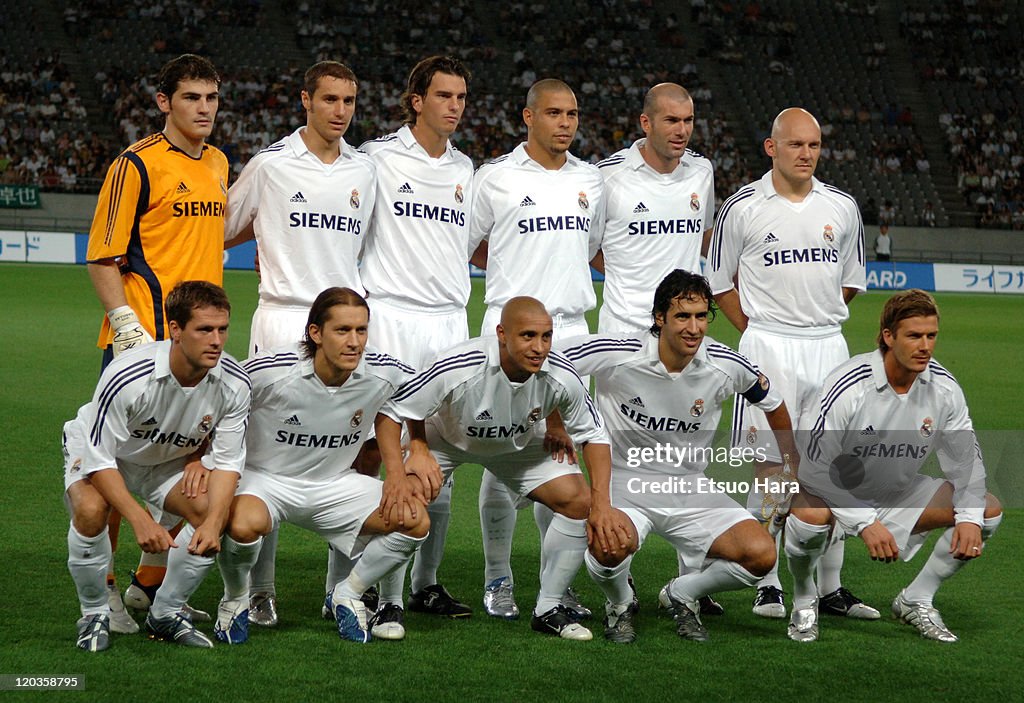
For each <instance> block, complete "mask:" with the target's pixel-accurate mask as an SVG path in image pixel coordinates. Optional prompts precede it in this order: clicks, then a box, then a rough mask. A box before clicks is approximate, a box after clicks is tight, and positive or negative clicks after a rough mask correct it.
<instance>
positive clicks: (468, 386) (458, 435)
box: [377, 297, 627, 640]
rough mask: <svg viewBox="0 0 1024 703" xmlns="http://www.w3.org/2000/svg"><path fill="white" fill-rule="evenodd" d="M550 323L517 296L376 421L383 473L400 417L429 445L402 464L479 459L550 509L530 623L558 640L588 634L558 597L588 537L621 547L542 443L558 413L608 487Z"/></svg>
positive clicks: (598, 429)
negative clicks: (418, 427) (486, 330)
mask: <svg viewBox="0 0 1024 703" xmlns="http://www.w3.org/2000/svg"><path fill="white" fill-rule="evenodd" d="M551 337H552V323H551V316H550V315H548V313H547V311H546V310H545V309H544V306H543V305H542V304H541V303H540V302H539V301H538V300H536V299H535V298H528V297H514V298H512V299H510V300H508V301H506V304H505V305H504V307H503V310H502V314H501V322H500V323H499V324H498V326H497V337H493V336H490V335H488V336H484V337H480V338H478V339H474V340H472V341H469V342H465V343H464V344H461V345H458V346H456V347H453V348H452V349H449V350H448V351H447V352H446V353H445V354H444V356H442V357H441V358H440V359H438V361H436V362H435V363H434V364H433V365H432V366H430V367H429V368H427V369H426V370H424V371H421V372H420V373H419V374H418V375H416V376H415V377H414V378H413V379H412V380H410V381H407V382H406V383H405V384H404V385H403V386H402V387H401V388H400V389H399V390H398V392H397V393H396V394H395V395H394V397H393V398H392V399H391V401H390V402H389V403H387V404H386V405H385V406H384V408H383V410H382V415H380V416H379V418H378V422H377V438H378V441H379V442H380V448H381V454H382V456H383V457H384V464H385V468H386V469H387V470H388V473H391V472H392V471H396V472H401V470H402V468H403V466H402V453H401V446H400V444H399V431H400V427H399V423H400V422H402V421H404V420H422V419H426V418H429V419H428V420H427V434H426V439H427V442H426V444H420V443H417V444H413V445H412V446H411V448H410V454H409V458H408V459H407V460H406V462H405V467H404V468H405V470H406V471H410V470H414V471H416V473H421V472H420V471H419V470H418V469H419V467H433V466H437V465H440V467H441V470H442V471H443V472H444V473H445V474H450V473H451V472H452V471H454V470H455V469H456V467H458V466H459V465H461V464H466V463H474V464H485V465H487V466H489V467H490V471H492V472H493V474H494V475H495V476H496V477H497V479H498V480H499V481H500V482H501V483H502V485H504V486H506V487H507V488H508V489H509V490H510V491H512V492H513V493H514V494H515V495H516V496H517V497H520V498H523V497H528V498H530V499H531V500H534V501H537V502H541V503H544V504H545V505H546V506H548V508H550V509H551V510H552V511H553V512H554V515H553V517H552V520H551V525H550V528H549V529H548V530H547V533H546V534H545V536H544V543H543V546H542V548H543V551H544V552H545V554H546V557H545V560H544V564H543V567H542V569H541V575H540V584H541V585H540V594H539V595H538V598H537V606H536V608H535V609H534V612H533V618H532V619H531V622H530V626H531V627H532V628H533V629H534V630H536V631H538V632H542V633H545V634H551V635H557V636H559V637H562V638H563V639H571V640H589V639H590V638H591V633H590V630H588V629H586V628H585V627H583V626H582V625H579V624H578V623H575V622H574V621H573V619H572V618H571V617H570V616H569V613H568V612H567V610H566V608H565V606H564V605H563V604H562V602H561V599H562V596H563V595H564V594H565V590H566V589H567V588H568V586H569V584H570V583H571V582H572V579H573V577H574V576H575V575H576V572H577V571H578V570H579V567H580V564H581V562H582V560H583V553H584V551H585V550H586V546H587V534H588V532H590V534H591V535H592V540H593V541H594V542H597V543H598V544H599V545H600V546H601V548H602V549H604V550H609V549H612V548H615V547H616V546H619V548H622V546H624V545H625V544H626V540H627V534H626V532H625V525H624V523H623V522H622V521H621V520H618V519H616V518H615V516H613V515H612V510H611V504H610V502H609V496H608V493H607V491H606V490H602V489H601V488H595V489H594V490H592V491H591V490H588V488H587V484H586V481H585V480H584V478H583V474H582V473H581V472H580V470H579V468H578V467H577V466H575V465H573V464H569V463H560V462H557V461H555V460H553V459H552V458H551V457H550V456H549V452H548V451H547V449H545V447H544V435H543V432H542V425H541V421H542V420H543V419H544V418H545V417H546V416H547V415H549V414H550V413H551V412H552V411H554V410H556V409H557V410H558V411H559V412H560V413H561V416H562V418H563V419H564V422H565V426H566V429H567V431H568V433H569V434H570V436H571V437H572V439H573V441H575V442H576V443H577V444H578V445H579V446H581V447H582V453H583V456H584V458H585V459H586V461H587V467H588V469H589V471H590V475H591V477H592V481H593V485H594V486H595V487H600V486H607V485H608V484H607V481H608V472H609V471H610V470H611V466H610V451H609V447H608V444H607V443H608V438H607V435H606V434H605V431H604V428H603V427H602V424H601V418H600V415H599V414H598V412H597V409H596V408H595V407H594V405H593V401H592V400H591V398H590V395H589V394H588V393H587V390H586V388H585V387H584V386H583V382H582V380H581V379H580V377H579V375H578V374H577V373H576V370H575V369H574V368H573V367H572V364H570V363H569V362H568V361H567V360H566V359H565V357H563V356H561V355H559V354H555V353H551ZM588 515H589V529H588Z"/></svg>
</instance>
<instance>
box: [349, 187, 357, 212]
mask: <svg viewBox="0 0 1024 703" xmlns="http://www.w3.org/2000/svg"><path fill="white" fill-rule="evenodd" d="M348 204H349V205H351V206H352V209H353V210H358V209H359V191H358V190H356V189H355V188H353V189H352V195H350V196H349V198H348Z"/></svg>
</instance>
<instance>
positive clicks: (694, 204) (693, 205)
mask: <svg viewBox="0 0 1024 703" xmlns="http://www.w3.org/2000/svg"><path fill="white" fill-rule="evenodd" d="M690 209H691V210H693V211H694V212H697V211H698V210H700V196H698V195H697V194H696V193H690Z"/></svg>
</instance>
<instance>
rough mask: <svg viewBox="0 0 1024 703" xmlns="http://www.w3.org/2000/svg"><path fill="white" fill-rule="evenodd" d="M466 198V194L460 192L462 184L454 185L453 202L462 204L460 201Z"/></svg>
mask: <svg viewBox="0 0 1024 703" xmlns="http://www.w3.org/2000/svg"><path fill="white" fill-rule="evenodd" d="M465 199H466V196H465V195H463V194H462V184H461V183H458V184H456V185H455V202H457V203H459V204H460V205H461V204H462V201H463V200H465Z"/></svg>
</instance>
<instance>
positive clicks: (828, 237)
mask: <svg viewBox="0 0 1024 703" xmlns="http://www.w3.org/2000/svg"><path fill="white" fill-rule="evenodd" d="M821 236H822V237H824V238H825V241H826V242H834V241H835V240H836V235H835V234H833V232H832V225H825V230H824V231H823V232H822V233H821Z"/></svg>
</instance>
